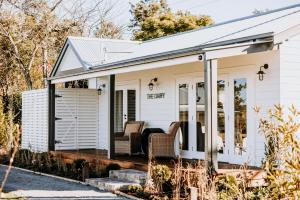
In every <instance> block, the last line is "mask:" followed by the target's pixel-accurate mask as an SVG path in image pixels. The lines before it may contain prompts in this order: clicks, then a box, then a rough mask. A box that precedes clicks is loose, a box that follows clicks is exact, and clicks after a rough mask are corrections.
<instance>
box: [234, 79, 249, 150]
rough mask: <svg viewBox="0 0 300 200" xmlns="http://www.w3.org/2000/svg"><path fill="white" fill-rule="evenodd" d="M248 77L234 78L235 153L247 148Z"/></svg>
mask: <svg viewBox="0 0 300 200" xmlns="http://www.w3.org/2000/svg"><path fill="white" fill-rule="evenodd" d="M246 147H247V79H246V78H239V79H234V154H235V155H242V154H243V153H246V151H247V149H246Z"/></svg>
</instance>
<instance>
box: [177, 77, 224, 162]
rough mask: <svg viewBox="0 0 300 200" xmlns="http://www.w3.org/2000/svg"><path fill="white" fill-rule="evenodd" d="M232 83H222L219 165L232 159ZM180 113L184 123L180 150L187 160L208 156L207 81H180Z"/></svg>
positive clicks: (219, 103)
mask: <svg viewBox="0 0 300 200" xmlns="http://www.w3.org/2000/svg"><path fill="white" fill-rule="evenodd" d="M227 86H228V80H227V76H221V77H219V80H218V138H217V140H218V141H217V142H218V151H219V156H218V158H219V161H226V160H227V159H228V155H229V154H228V152H229V151H228V150H227V149H228V147H229V145H228V137H227V134H226V133H227V132H228V128H229V127H228V123H227V122H226V120H227V119H228V111H227V109H228V108H227V105H228V103H227V102H228V95H227V92H228V88H227ZM177 96H178V99H177V105H178V106H177V113H178V120H179V121H180V122H181V134H180V139H179V141H180V145H179V146H180V149H181V151H180V152H181V155H182V156H183V157H185V158H191V159H193V158H197V159H204V156H205V153H204V151H205V87H204V79H203V78H199V79H195V78H186V79H180V80H178V81H177Z"/></svg>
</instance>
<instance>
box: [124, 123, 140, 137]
mask: <svg viewBox="0 0 300 200" xmlns="http://www.w3.org/2000/svg"><path fill="white" fill-rule="evenodd" d="M139 129H140V124H138V123H136V124H127V125H126V129H125V131H124V136H129V134H130V133H138V132H139Z"/></svg>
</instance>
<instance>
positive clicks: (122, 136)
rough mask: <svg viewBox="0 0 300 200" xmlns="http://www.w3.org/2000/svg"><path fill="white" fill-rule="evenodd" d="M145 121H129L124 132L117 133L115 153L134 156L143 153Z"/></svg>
mask: <svg viewBox="0 0 300 200" xmlns="http://www.w3.org/2000/svg"><path fill="white" fill-rule="evenodd" d="M143 126H144V122H143V121H127V122H126V123H125V125H124V132H116V133H115V153H123V154H129V155H131V154H133V153H137V152H140V151H141V132H142V130H143Z"/></svg>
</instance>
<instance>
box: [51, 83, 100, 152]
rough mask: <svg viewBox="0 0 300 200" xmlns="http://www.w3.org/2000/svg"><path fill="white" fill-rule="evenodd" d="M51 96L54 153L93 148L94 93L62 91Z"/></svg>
mask: <svg viewBox="0 0 300 200" xmlns="http://www.w3.org/2000/svg"><path fill="white" fill-rule="evenodd" d="M55 93H56V98H55V117H56V120H55V141H56V145H55V149H56V150H66V149H68V150H72V149H94V148H97V132H98V105H99V104H98V99H99V98H98V92H97V90H92V89H74V88H63V89H56V91H55Z"/></svg>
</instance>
